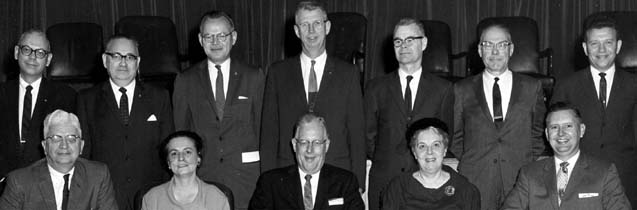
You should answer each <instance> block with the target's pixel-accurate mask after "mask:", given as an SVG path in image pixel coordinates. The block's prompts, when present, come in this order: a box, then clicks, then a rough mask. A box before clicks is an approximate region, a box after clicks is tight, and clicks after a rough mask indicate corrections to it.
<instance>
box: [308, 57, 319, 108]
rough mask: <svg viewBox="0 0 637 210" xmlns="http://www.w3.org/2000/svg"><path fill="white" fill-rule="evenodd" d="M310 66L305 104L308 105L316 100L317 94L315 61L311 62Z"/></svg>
mask: <svg viewBox="0 0 637 210" xmlns="http://www.w3.org/2000/svg"><path fill="white" fill-rule="evenodd" d="M311 62H312V66H311V67H310V78H309V83H308V85H307V102H308V104H310V105H312V104H314V100H315V99H316V93H317V92H318V84H317V83H318V82H316V71H314V64H316V61H315V60H312V61H311Z"/></svg>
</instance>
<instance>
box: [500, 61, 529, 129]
mask: <svg viewBox="0 0 637 210" xmlns="http://www.w3.org/2000/svg"><path fill="white" fill-rule="evenodd" d="M511 73H512V75H511V78H512V81H511V96H510V98H509V104H507V113H506V117H505V118H504V123H503V125H506V124H507V121H510V120H509V119H511V117H513V114H514V113H516V112H515V110H514V107H515V106H516V105H518V104H519V100H520V95H522V88H523V87H524V84H522V80H521V79H520V77H519V75H517V74H516V73H513V72H511ZM502 127H504V126H502Z"/></svg>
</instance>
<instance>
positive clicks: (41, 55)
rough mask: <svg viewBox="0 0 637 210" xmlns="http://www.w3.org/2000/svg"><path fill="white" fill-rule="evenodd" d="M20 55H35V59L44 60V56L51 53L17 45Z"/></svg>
mask: <svg viewBox="0 0 637 210" xmlns="http://www.w3.org/2000/svg"><path fill="white" fill-rule="evenodd" d="M18 48H19V51H20V54H22V55H24V56H31V54H33V53H35V57H36V58H39V59H43V58H46V56H47V55H48V54H49V53H51V52H49V51H46V50H44V49H33V48H31V47H29V46H27V45H18Z"/></svg>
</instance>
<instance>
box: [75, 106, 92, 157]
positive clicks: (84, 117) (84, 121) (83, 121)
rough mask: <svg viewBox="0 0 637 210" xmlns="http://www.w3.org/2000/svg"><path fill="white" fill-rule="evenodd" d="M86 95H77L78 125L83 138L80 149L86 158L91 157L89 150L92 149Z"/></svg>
mask: <svg viewBox="0 0 637 210" xmlns="http://www.w3.org/2000/svg"><path fill="white" fill-rule="evenodd" d="M88 98H90V97H88V96H86V97H85V96H80V97H77V112H76V113H77V117H78V118H79V120H80V127H81V128H82V139H83V140H84V148H83V149H82V154H81V155H82V157H84V158H86V159H91V154H92V152H91V150H92V148H93V147H92V138H91V129H90V127H89V125H88V122H90V120H89V116H88V113H89V112H88V106H89V105H88V104H87V103H88Z"/></svg>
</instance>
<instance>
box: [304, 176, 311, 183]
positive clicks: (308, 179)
mask: <svg viewBox="0 0 637 210" xmlns="http://www.w3.org/2000/svg"><path fill="white" fill-rule="evenodd" d="M311 179H312V175H309V174H308V175H305V181H308V182H309V181H310V180H311Z"/></svg>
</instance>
